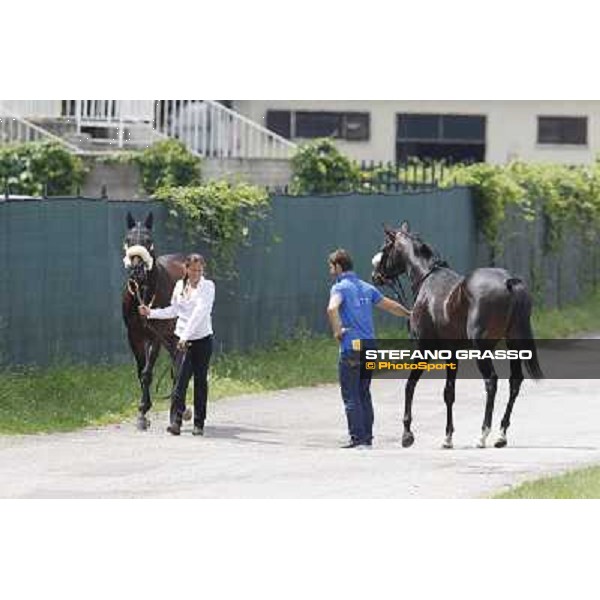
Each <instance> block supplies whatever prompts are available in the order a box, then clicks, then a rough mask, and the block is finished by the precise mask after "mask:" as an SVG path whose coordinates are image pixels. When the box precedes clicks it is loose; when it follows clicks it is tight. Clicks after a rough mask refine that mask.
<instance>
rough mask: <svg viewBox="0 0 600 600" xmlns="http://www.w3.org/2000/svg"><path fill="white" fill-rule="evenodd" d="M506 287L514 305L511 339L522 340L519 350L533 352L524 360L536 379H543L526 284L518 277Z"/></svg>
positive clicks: (512, 279) (510, 280)
mask: <svg viewBox="0 0 600 600" xmlns="http://www.w3.org/2000/svg"><path fill="white" fill-rule="evenodd" d="M506 287H507V289H508V291H509V292H510V293H511V295H512V297H513V300H514V304H513V312H512V317H511V322H510V325H509V332H510V339H516V340H521V343H520V344H519V348H520V349H523V350H530V351H531V358H530V359H527V360H524V361H523V362H524V363H525V367H526V368H527V371H528V372H529V374H530V375H531V377H533V378H534V379H543V378H544V373H543V372H542V368H541V367H540V364H539V362H538V356H537V348H536V345H535V339H534V337H533V331H532V329H531V297H530V295H529V292H528V291H527V288H526V287H525V283H524V282H523V280H522V279H519V278H518V277H511V278H510V279H507V280H506Z"/></svg>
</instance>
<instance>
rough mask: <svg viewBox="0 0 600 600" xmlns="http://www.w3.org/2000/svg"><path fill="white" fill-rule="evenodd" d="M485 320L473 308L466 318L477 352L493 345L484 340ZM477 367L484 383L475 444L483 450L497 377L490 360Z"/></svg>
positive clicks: (490, 424)
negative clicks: (482, 411) (480, 419)
mask: <svg viewBox="0 0 600 600" xmlns="http://www.w3.org/2000/svg"><path fill="white" fill-rule="evenodd" d="M484 323H485V319H484V317H483V316H482V314H481V312H480V310H479V308H478V307H477V306H473V307H471V308H470V310H469V314H468V316H467V336H468V338H469V339H470V340H471V342H472V343H473V345H474V347H475V348H476V349H477V350H490V349H491V348H492V346H493V345H494V344H493V342H492V343H490V340H486V339H484V334H485V326H484ZM477 367H478V368H479V372H480V373H481V375H482V377H483V381H484V383H485V395H486V399H485V413H484V416H483V425H482V427H481V437H480V438H479V441H478V442H477V446H478V447H479V448H485V444H486V441H487V438H488V436H489V435H490V431H491V429H492V416H493V414H494V401H495V399H496V390H497V389H498V375H496V371H495V370H494V363H493V362H492V359H491V358H484V359H483V360H478V361H477Z"/></svg>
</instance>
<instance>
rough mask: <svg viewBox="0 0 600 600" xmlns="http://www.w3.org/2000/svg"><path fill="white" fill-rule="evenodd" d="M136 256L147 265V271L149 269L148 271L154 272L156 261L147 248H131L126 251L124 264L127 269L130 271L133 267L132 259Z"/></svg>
mask: <svg viewBox="0 0 600 600" xmlns="http://www.w3.org/2000/svg"><path fill="white" fill-rule="evenodd" d="M134 256H137V257H138V258H141V259H142V260H143V261H144V264H145V265H146V269H148V271H151V270H152V265H153V264H154V259H153V258H152V256H151V255H150V252H148V250H147V248H144V246H129V248H127V249H126V250H125V257H124V258H123V264H124V265H125V268H126V269H130V268H131V267H132V266H133V262H132V259H133V257H134Z"/></svg>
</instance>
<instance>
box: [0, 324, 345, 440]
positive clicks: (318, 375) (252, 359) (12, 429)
mask: <svg viewBox="0 0 600 600" xmlns="http://www.w3.org/2000/svg"><path fill="white" fill-rule="evenodd" d="M336 358H337V347H336V344H335V343H334V342H333V340H332V339H330V338H328V337H315V338H309V337H307V336H300V337H298V338H295V339H293V340H289V341H285V342H279V343H277V344H275V345H274V346H272V347H271V348H270V349H268V350H257V351H254V352H250V353H247V354H240V353H232V354H229V355H227V356H220V357H218V358H217V359H216V360H215V361H214V362H213V364H212V366H211V371H210V400H217V399H219V398H223V397H226V396H235V395H239V394H247V393H259V392H264V391H269V390H276V389H284V388H288V387H298V386H303V385H318V384H320V383H327V382H332V381H335V380H336V377H337V371H336V367H335V365H336ZM166 365H167V363H166V358H164V357H163V358H162V359H161V360H159V362H158V363H157V366H156V368H155V371H154V372H155V378H156V379H159V378H160V376H161V374H163V372H164V370H165V368H166ZM170 387H171V382H170V377H169V375H168V374H165V375H164V377H163V378H162V383H161V385H160V388H159V390H158V392H157V391H156V386H155V385H154V384H153V386H152V395H153V402H154V409H157V408H158V409H160V408H163V409H166V408H167V401H166V400H165V399H164V396H166V395H168V393H169V391H170ZM139 396H140V392H139V386H138V383H137V378H136V376H135V369H134V366H133V363H132V364H130V365H120V366H108V365H104V366H96V367H88V366H85V367H83V366H73V365H65V366H59V367H53V368H48V369H23V370H9V371H0V434H23V433H40V432H50V431H69V430H73V429H77V428H79V427H85V426H88V425H102V424H107V423H114V422H118V421H121V420H123V419H125V418H127V417H130V416H132V415H134V414H135V413H136V410H137V408H136V406H137V402H138V401H139Z"/></svg>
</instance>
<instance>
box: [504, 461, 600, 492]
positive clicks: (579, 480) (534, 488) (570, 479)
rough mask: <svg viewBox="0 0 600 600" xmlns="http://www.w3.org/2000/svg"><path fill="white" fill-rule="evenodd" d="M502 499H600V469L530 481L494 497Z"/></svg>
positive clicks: (594, 468)
mask: <svg viewBox="0 0 600 600" xmlns="http://www.w3.org/2000/svg"><path fill="white" fill-rule="evenodd" d="M494 498H500V499H514V500H518V499H533V498H536V499H545V498H551V499H584V498H587V499H589V498H594V499H597V498H600V467H588V468H586V469H579V470H577V471H570V472H568V473H565V474H564V475H559V476H557V477H544V478H542V479H538V480H536V481H530V482H527V483H524V484H522V485H519V486H517V487H515V488H512V489H510V490H508V491H506V492H503V493H501V494H498V495H496V496H494Z"/></svg>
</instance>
